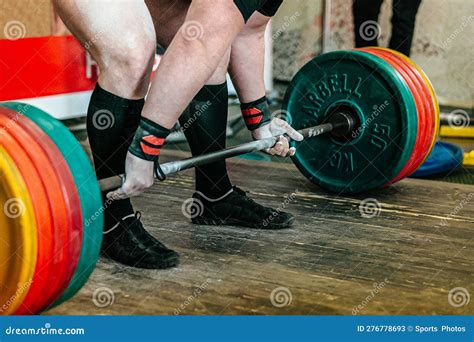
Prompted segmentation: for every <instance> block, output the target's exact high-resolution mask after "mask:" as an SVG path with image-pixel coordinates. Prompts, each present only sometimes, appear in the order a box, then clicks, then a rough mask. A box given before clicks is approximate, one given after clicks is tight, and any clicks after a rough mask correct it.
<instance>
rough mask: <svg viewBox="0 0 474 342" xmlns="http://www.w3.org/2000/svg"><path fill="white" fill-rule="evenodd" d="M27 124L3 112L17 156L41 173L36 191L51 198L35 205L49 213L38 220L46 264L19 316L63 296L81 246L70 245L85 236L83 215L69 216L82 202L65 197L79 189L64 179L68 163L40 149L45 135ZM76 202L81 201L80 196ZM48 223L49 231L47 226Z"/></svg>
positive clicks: (12, 113)
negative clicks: (82, 229) (41, 189)
mask: <svg viewBox="0 0 474 342" xmlns="http://www.w3.org/2000/svg"><path fill="white" fill-rule="evenodd" d="M25 120H27V119H26V118H25V117H24V116H23V115H21V114H20V113H17V112H15V111H12V110H9V109H6V108H0V125H2V126H4V127H7V128H8V127H10V129H8V134H9V136H10V138H11V139H14V140H15V141H16V143H17V146H18V148H17V149H16V152H15V153H17V154H21V155H23V156H26V157H27V158H29V160H30V163H31V165H32V166H31V167H30V168H31V170H35V172H36V173H37V177H36V180H37V183H38V186H37V187H36V189H39V188H40V185H41V186H42V187H43V190H44V191H45V193H46V196H47V198H46V199H43V200H42V201H41V203H40V202H35V206H36V204H39V203H40V205H42V206H46V207H45V208H43V215H45V213H46V215H48V217H47V218H44V217H42V218H41V219H38V228H37V230H38V239H39V243H38V246H39V248H38V250H39V253H41V260H42V262H41V264H40V263H38V264H37V269H36V271H35V278H34V279H33V283H32V286H31V288H30V291H29V292H28V294H27V296H26V298H25V300H24V301H23V304H22V305H21V306H20V308H19V309H18V310H17V311H16V312H15V314H32V313H38V312H41V311H42V310H43V309H44V308H46V307H47V306H48V305H50V304H51V303H52V302H53V301H54V300H55V299H56V298H57V297H58V296H59V295H60V294H61V293H62V291H63V290H64V288H65V287H66V286H67V284H68V282H69V281H70V279H71V277H72V274H73V272H74V270H75V264H76V263H77V259H78V258H79V251H80V243H79V245H77V242H74V243H70V241H71V238H77V231H78V232H79V234H80V233H81V229H80V227H81V224H82V218H81V217H80V215H79V217H78V218H77V217H71V216H70V215H69V213H75V212H76V211H77V210H76V209H75V208H74V207H75V206H78V205H79V202H77V203H75V202H74V201H73V200H71V198H70V197H69V196H68V198H67V199H65V198H64V196H63V194H65V193H67V192H64V191H70V189H73V190H74V189H75V187H74V182H73V181H72V176H71V175H70V174H69V178H67V177H63V176H65V175H67V172H68V168H67V166H66V165H65V164H64V162H63V163H62V165H61V162H60V159H58V158H60V157H61V154H58V153H59V152H57V154H53V153H52V152H53V150H52V151H50V152H51V153H50V155H48V154H47V153H45V150H46V149H43V148H42V146H40V145H39V143H40V142H42V141H44V139H43V137H42V135H41V131H39V129H38V128H37V127H36V126H35V127H33V128H31V127H30V128H31V130H34V128H36V130H37V131H39V133H40V134H39V135H36V136H34V135H32V134H30V132H29V130H28V131H27V130H26V129H25V127H27V126H31V125H32V124H31V123H29V121H25ZM36 189H35V190H36ZM73 192H74V191H73ZM76 201H79V199H78V197H77V196H76ZM70 210H71V211H70ZM43 219H44V221H43ZM48 221H49V224H50V228H49V229H47V225H45V223H46V222H48ZM77 221H79V222H77ZM77 227H79V229H77ZM79 237H80V235H79ZM79 242H80V240H79Z"/></svg>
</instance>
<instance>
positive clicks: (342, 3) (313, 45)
mask: <svg viewBox="0 0 474 342" xmlns="http://www.w3.org/2000/svg"><path fill="white" fill-rule="evenodd" d="M323 2H324V0H317V1H316V0H294V1H286V2H284V5H283V6H282V8H281V10H280V12H279V13H278V15H277V17H276V18H275V20H274V23H273V25H274V26H273V36H274V39H275V70H274V74H275V77H276V78H277V79H281V80H289V79H291V77H292V76H293V74H294V73H295V72H296V70H298V69H299V68H300V67H301V66H302V65H303V64H304V63H306V62H307V61H308V60H310V59H311V58H313V57H314V56H315V55H317V54H319V53H320V52H321V43H322V41H321V38H322V32H321V27H322V23H323V11H322V8H323ZM391 5H392V0H386V1H385V2H384V5H383V8H382V14H381V18H380V25H381V37H380V43H381V45H384V46H387V44H388V40H389V39H390V31H391V27H390V17H391ZM351 6H352V1H351V0H332V1H331V7H332V10H331V40H330V44H331V50H337V49H348V48H351V47H353V44H354V43H353V41H354V34H353V23H352V8H351ZM295 16H296V17H297V18H296V20H294V17H295ZM473 37H474V1H472V0H450V1H444V0H423V2H422V5H421V7H420V10H419V13H418V17H417V25H416V30H415V37H414V42H413V49H412V58H413V59H414V61H415V62H417V63H419V64H420V65H421V66H422V67H423V68H424V70H425V71H426V72H427V74H428V75H429V76H430V78H431V80H432V81H433V83H434V86H435V88H436V91H437V93H438V96H439V98H440V101H441V103H442V104H445V105H450V106H454V107H464V108H472V107H473V102H474V83H473V82H472V80H471V79H469V75H473V74H474V63H472V56H474V39H473Z"/></svg>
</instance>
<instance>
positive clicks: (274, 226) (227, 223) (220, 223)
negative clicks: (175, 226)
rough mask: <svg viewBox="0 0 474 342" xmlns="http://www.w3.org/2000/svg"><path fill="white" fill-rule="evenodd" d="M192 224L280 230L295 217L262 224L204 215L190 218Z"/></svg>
mask: <svg viewBox="0 0 474 342" xmlns="http://www.w3.org/2000/svg"><path fill="white" fill-rule="evenodd" d="M191 221H192V223H193V224H198V225H202V226H239V227H246V228H254V229H262V230H280V229H286V228H290V227H291V226H292V225H293V223H294V222H295V218H294V217H292V218H291V219H289V220H288V221H286V222H283V223H280V224H269V225H267V226H264V225H262V224H257V223H248V222H245V221H241V220H236V219H225V220H224V219H211V218H204V217H196V218H194V219H192V220H191Z"/></svg>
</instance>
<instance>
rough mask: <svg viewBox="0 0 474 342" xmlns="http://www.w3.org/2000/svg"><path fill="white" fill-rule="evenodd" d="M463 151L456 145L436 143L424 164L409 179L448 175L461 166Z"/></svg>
mask: <svg viewBox="0 0 474 342" xmlns="http://www.w3.org/2000/svg"><path fill="white" fill-rule="evenodd" d="M462 160H463V150H462V149H461V148H460V147H459V146H456V145H453V144H449V143H445V142H441V141H439V142H437V143H436V145H435V147H434V148H433V151H432V152H431V154H430V156H429V157H428V159H427V160H426V161H425V163H424V164H423V165H422V166H421V167H420V168H419V169H418V170H416V171H415V172H414V173H413V174H412V175H411V176H410V177H413V178H421V177H430V176H434V175H439V174H443V173H448V172H451V171H453V170H456V169H457V168H459V167H460V166H461V165H462Z"/></svg>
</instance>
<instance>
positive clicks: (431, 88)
mask: <svg viewBox="0 0 474 342" xmlns="http://www.w3.org/2000/svg"><path fill="white" fill-rule="evenodd" d="M378 49H381V50H386V51H390V52H391V53H393V54H395V55H397V56H399V57H400V58H403V59H404V60H406V61H407V62H408V63H410V64H411V65H412V66H413V67H414V68H415V69H417V70H418V72H419V73H420V75H421V77H423V80H424V81H425V83H426V85H427V86H428V89H429V91H430V93H431V100H432V101H433V105H434V109H435V123H436V127H435V134H434V136H433V141H432V142H431V147H430V149H429V152H431V151H432V150H433V147H434V145H435V144H436V140H437V138H438V136H439V130H440V118H439V113H440V109H439V102H438V97H437V96H436V92H435V90H434V87H433V84H432V83H431V81H430V79H429V78H428V76H427V75H426V74H425V72H424V71H423V69H422V68H420V67H419V66H418V64H416V63H415V62H413V61H412V60H411V59H410V58H408V57H407V56H405V55H404V54H402V53H400V52H398V51H395V50H392V49H387V48H379V47H378ZM429 155H430V153H427V154H426V156H425V159H424V160H423V162H425V161H426V159H427V158H428V156H429Z"/></svg>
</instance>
